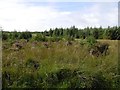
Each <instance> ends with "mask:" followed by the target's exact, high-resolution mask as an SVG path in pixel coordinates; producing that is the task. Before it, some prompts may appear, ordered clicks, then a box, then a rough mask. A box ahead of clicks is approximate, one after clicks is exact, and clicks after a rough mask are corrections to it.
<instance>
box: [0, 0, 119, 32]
mask: <svg viewBox="0 0 120 90" xmlns="http://www.w3.org/2000/svg"><path fill="white" fill-rule="evenodd" d="M106 7H107V6H106ZM102 11H104V10H103V8H102V6H101V5H99V4H96V5H93V6H92V7H89V8H85V9H84V10H77V11H60V10H58V9H56V8H54V7H52V6H27V5H26V4H24V3H23V1H22V0H21V1H20V0H11V2H10V1H8V0H1V1H0V26H2V27H3V29H4V30H6V31H13V30H14V29H16V30H18V31H25V30H26V29H28V30H30V31H40V30H46V29H49V28H55V27H70V26H71V25H76V26H77V27H86V26H100V25H101V26H108V25H110V26H113V25H117V16H118V15H117V8H112V9H109V12H103V13H102Z"/></svg>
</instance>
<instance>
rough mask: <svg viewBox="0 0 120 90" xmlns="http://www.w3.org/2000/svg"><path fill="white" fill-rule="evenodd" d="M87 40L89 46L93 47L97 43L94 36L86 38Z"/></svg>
mask: <svg viewBox="0 0 120 90" xmlns="http://www.w3.org/2000/svg"><path fill="white" fill-rule="evenodd" d="M86 40H87V43H88V46H93V45H95V44H96V43H97V40H96V39H95V38H94V37H92V36H90V37H88V38H86Z"/></svg>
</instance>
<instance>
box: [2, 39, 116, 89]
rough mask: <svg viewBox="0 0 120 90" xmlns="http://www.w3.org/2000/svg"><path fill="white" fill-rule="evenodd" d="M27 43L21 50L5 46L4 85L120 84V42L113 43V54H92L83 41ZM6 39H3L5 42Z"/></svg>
mask: <svg viewBox="0 0 120 90" xmlns="http://www.w3.org/2000/svg"><path fill="white" fill-rule="evenodd" d="M33 42H34V41H31V42H28V43H26V45H24V46H23V48H22V49H20V50H19V51H13V50H9V48H11V47H12V45H10V44H9V43H7V44H6V45H8V49H3V54H2V57H3V60H2V61H3V64H2V68H3V70H2V73H3V87H4V88H11V87H12V88H18V87H20V88H26V87H27V88H30V87H37V88H50V87H57V88H71V87H73V88H108V87H110V88H114V87H116V86H117V83H116V76H117V68H118V67H117V63H118V61H117V60H118V52H117V51H118V50H117V49H118V44H117V41H115V40H114V41H111V40H110V41H109V40H106V41H102V40H99V41H98V42H101V43H104V42H107V43H109V45H110V48H109V52H110V53H109V55H106V56H99V57H92V56H90V54H89V52H88V47H87V45H86V44H81V43H80V42H79V41H74V42H72V45H69V46H66V42H65V41H59V42H48V43H49V47H48V48H46V47H45V46H44V44H43V42H37V44H35V45H33ZM5 43H6V42H5V41H4V42H3V45H4V44H5Z"/></svg>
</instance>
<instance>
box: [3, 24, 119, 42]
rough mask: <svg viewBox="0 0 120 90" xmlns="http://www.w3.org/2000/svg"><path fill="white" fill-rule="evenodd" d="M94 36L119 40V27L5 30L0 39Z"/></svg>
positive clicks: (83, 37)
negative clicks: (31, 30) (34, 30)
mask: <svg viewBox="0 0 120 90" xmlns="http://www.w3.org/2000/svg"><path fill="white" fill-rule="evenodd" d="M90 36H92V37H94V38H95V39H110V40H120V27H118V26H113V27H110V26H108V27H107V28H102V27H101V26H100V27H99V28H96V27H94V28H93V27H86V28H84V29H79V28H76V27H75V26H71V27H70V28H55V29H52V28H50V30H49V31H43V32H29V31H25V32H17V31H13V32H7V31H2V40H16V39H28V40H30V39H34V40H37V41H46V40H47V39H48V38H52V39H55V40H59V39H63V38H64V39H86V38H88V37H90Z"/></svg>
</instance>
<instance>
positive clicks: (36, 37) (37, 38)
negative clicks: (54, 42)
mask: <svg viewBox="0 0 120 90" xmlns="http://www.w3.org/2000/svg"><path fill="white" fill-rule="evenodd" d="M34 40H36V41H48V39H47V38H46V36H43V35H42V34H37V35H36V36H35V38H34Z"/></svg>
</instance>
